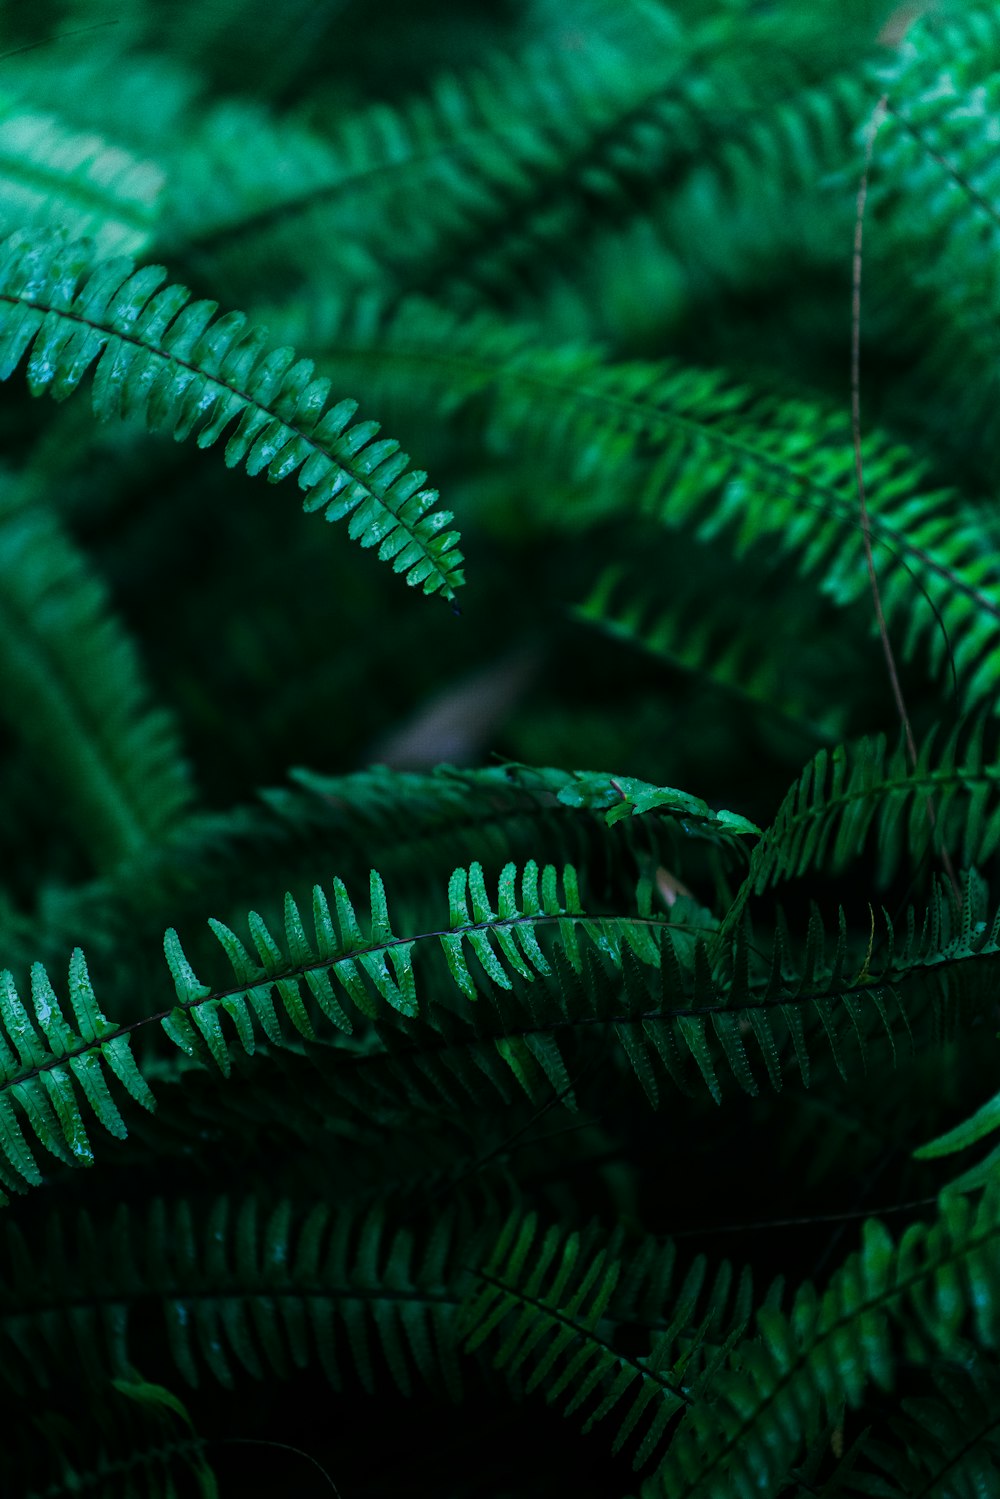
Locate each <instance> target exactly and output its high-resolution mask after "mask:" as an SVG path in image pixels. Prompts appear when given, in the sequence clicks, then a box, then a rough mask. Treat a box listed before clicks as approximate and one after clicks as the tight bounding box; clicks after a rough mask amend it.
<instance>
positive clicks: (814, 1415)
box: [642, 1183, 1000, 1499]
mask: <svg viewBox="0 0 1000 1499" xmlns="http://www.w3.org/2000/svg"><path fill="white" fill-rule="evenodd" d="M998 1249H1000V1189H998V1188H997V1186H996V1184H995V1183H994V1184H993V1185H992V1187H991V1188H990V1189H989V1190H988V1191H987V1192H986V1193H984V1195H983V1197H982V1198H981V1199H980V1201H979V1203H978V1204H977V1205H975V1206H973V1205H972V1204H971V1203H970V1202H969V1200H968V1199H967V1198H965V1197H959V1196H952V1197H948V1198H945V1199H943V1200H942V1202H941V1205H940V1211H939V1216H938V1218H937V1219H936V1220H935V1221H934V1222H932V1223H930V1224H925V1223H920V1222H915V1223H912V1224H911V1225H910V1227H909V1228H907V1229H906V1230H905V1232H904V1233H903V1235H902V1237H901V1239H900V1240H899V1242H898V1244H897V1243H894V1242H893V1239H892V1236H891V1235H890V1233H889V1231H888V1230H887V1229H886V1228H885V1226H884V1225H883V1224H882V1223H880V1222H879V1221H878V1220H877V1219H874V1218H873V1219H869V1220H867V1222H866V1223H865V1226H864V1230H863V1234H862V1244H861V1248H860V1249H859V1250H857V1251H856V1252H855V1253H853V1254H851V1255H850V1256H849V1257H848V1258H847V1260H846V1261H845V1263H844V1265H843V1267H842V1268H841V1269H840V1270H838V1271H836V1272H835V1273H834V1275H833V1276H832V1277H831V1279H830V1281H829V1283H828V1285H827V1287H826V1289H825V1290H824V1291H823V1292H822V1293H818V1292H817V1291H816V1289H815V1288H814V1287H813V1285H812V1284H811V1283H810V1282H806V1283H805V1284H804V1285H803V1286H802V1287H801V1288H800V1290H799V1291H798V1293H797V1295H796V1296H795V1299H794V1302H793V1304H792V1306H791V1308H790V1310H789V1311H787V1312H783V1311H781V1310H778V1309H776V1308H771V1309H768V1310H762V1311H758V1313H757V1315H756V1334H755V1336H753V1337H751V1338H748V1339H747V1340H745V1341H744V1342H743V1343H741V1344H738V1345H737V1347H736V1348H735V1349H734V1350H733V1352H732V1354H731V1356H730V1359H729V1362H728V1367H726V1368H725V1369H722V1370H719V1371H718V1372H717V1373H716V1375H715V1378H714V1380H713V1384H712V1388H711V1392H710V1396H709V1398H708V1399H705V1400H701V1401H698V1402H695V1403H694V1404H692V1405H691V1406H690V1408H689V1409H688V1410H687V1411H686V1413H685V1415H684V1417H683V1419H682V1421H681V1423H680V1426H679V1428H678V1430H677V1432H676V1434H675V1436H674V1438H673V1441H672V1443H671V1445H670V1449H669V1451H668V1452H667V1454H666V1457H665V1459H664V1461H663V1463H662V1464H661V1466H660V1469H659V1471H658V1473H657V1474H656V1476H655V1477H654V1478H653V1479H651V1480H649V1482H648V1483H647V1484H645V1485H644V1486H643V1491H642V1492H643V1499H654V1496H655V1499H660V1496H664V1499H665V1496H666V1495H669V1496H670V1499H689V1496H694V1495H698V1496H699V1499H715V1496H718V1499H723V1496H729V1495H733V1494H739V1495H741V1496H742V1495H746V1496H748V1499H749V1495H751V1494H759V1493H760V1492H761V1491H762V1490H763V1491H764V1492H766V1493H775V1492H777V1491H778V1488H779V1487H780V1485H781V1483H782V1481H783V1480H784V1479H786V1478H787V1476H788V1474H789V1470H790V1467H791V1465H792V1463H793V1462H794V1461H795V1460H796V1458H797V1456H798V1454H799V1452H800V1450H801V1446H802V1445H803V1444H804V1443H805V1442H806V1441H807V1440H808V1439H809V1438H810V1437H812V1436H814V1435H815V1434H816V1433H817V1431H818V1430H819V1429H820V1428H821V1426H822V1424H823V1423H824V1421H825V1420H826V1418H827V1413H828V1412H830V1413H832V1412H835V1411H836V1410H837V1408H838V1407H839V1406H841V1405H843V1404H846V1405H848V1406H849V1407H851V1408H854V1409H856V1408H858V1407H859V1406H860V1405H861V1404H862V1401H863V1399H864V1396H865V1392H866V1390H867V1388H868V1386H869V1385H872V1384H873V1385H875V1386H876V1387H877V1388H878V1389H879V1390H881V1391H883V1392H889V1391H891V1390H892V1389H893V1387H894V1385H895V1382H896V1371H897V1367H898V1362H899V1352H898V1348H899V1340H900V1339H904V1340H905V1350H906V1357H907V1358H908V1359H909V1360H910V1361H911V1362H916V1363H926V1362H928V1361H929V1360H931V1359H933V1358H934V1357H936V1356H939V1355H945V1356H946V1357H955V1356H957V1355H960V1353H961V1350H962V1349H963V1347H964V1346H965V1342H964V1340H965V1339H966V1338H967V1337H969V1336H971V1337H974V1338H975V1340H976V1342H977V1343H978V1344H979V1345H980V1346H982V1347H985V1348H988V1349H991V1350H992V1349H995V1348H996V1346H997V1341H998V1336H1000V1259H998Z"/></svg>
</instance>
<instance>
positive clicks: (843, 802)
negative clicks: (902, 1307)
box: [746, 717, 1000, 894]
mask: <svg viewBox="0 0 1000 1499" xmlns="http://www.w3.org/2000/svg"><path fill="white" fill-rule="evenodd" d="M986 728H987V721H986V720H985V719H983V718H981V717H980V718H975V719H973V720H971V721H970V722H967V723H959V724H957V725H956V726H955V727H954V728H952V729H951V730H950V731H945V730H944V729H943V727H942V726H940V725H938V726H935V727H934V728H932V730H931V731H930V733H928V735H927V736H926V738H925V739H924V741H923V743H922V744H921V746H920V749H919V754H918V759H917V763H916V765H915V766H911V764H910V761H909V758H908V755H907V751H906V747H905V745H904V744H902V743H899V744H897V745H896V747H895V748H893V749H890V748H889V747H888V745H887V743H886V739H885V736H884V735H875V736H873V737H871V738H868V739H861V740H858V741H857V742H856V743H852V744H846V745H845V744H839V745H837V746H836V747H835V748H833V749H832V750H827V749H825V748H824V749H821V750H819V751H818V752H817V754H816V755H815V757H814V758H813V760H811V761H810V763H809V764H808V765H807V766H806V769H805V770H804V771H803V773H802V775H801V776H800V777H799V779H798V780H797V781H796V783H795V785H794V786H792V787H791V789H790V790H789V792H788V795H787V796H786V797H785V800H784V801H783V802H782V804H781V807H780V808H779V809H778V813H777V815H776V817H775V819H774V821H773V823H772V824H771V826H770V827H769V828H767V830H766V831H765V833H764V836H763V837H762V838H761V840H760V841H759V843H758V844H757V845H756V847H755V848H754V850H753V854H752V856H751V861H750V871H749V874H748V876H747V884H746V893H747V894H749V893H750V892H751V891H752V892H753V893H755V894H760V892H761V891H763V890H766V889H767V888H768V886H770V885H775V884H777V883H779V882H780V881H782V880H792V879H801V878H802V877H803V876H804V875H805V874H807V873H808V872H809V871H810V870H822V871H823V872H825V873H832V874H841V873H842V872H843V871H844V870H845V869H846V868H848V867H849V865H850V864H852V863H853V862H855V861H856V860H858V859H860V858H861V856H862V854H863V853H865V852H866V851H867V852H868V854H869V857H870V859H871V861H872V868H873V872H874V873H875V878H876V884H877V885H878V886H879V887H881V888H884V887H885V886H886V885H887V884H888V883H889V882H890V881H891V880H892V879H893V878H894V877H895V875H896V874H897V873H898V872H899V870H900V869H901V868H902V867H904V866H918V865H920V864H921V863H922V862H923V861H924V860H925V859H926V858H927V857H928V856H929V855H930V856H932V857H940V854H941V850H942V849H945V850H947V851H948V852H949V853H950V854H952V855H953V856H954V857H955V859H956V860H957V862H958V863H959V866H960V867H961V868H963V869H967V868H969V867H970V866H972V865H976V866H982V865H983V864H985V862H986V861H987V860H989V859H991V858H992V857H993V855H994V854H995V852H996V850H997V847H998V845H1000V802H998V792H1000V761H998V760H997V758H996V755H995V752H991V751H990V750H989V749H988V748H984V737H985V732H986ZM991 737H992V736H991Z"/></svg>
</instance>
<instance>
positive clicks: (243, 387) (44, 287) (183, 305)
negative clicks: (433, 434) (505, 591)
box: [0, 231, 463, 599]
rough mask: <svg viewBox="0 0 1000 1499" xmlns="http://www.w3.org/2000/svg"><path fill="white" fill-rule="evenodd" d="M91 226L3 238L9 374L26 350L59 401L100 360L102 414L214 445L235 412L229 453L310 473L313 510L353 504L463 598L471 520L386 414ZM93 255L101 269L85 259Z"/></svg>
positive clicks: (368, 540) (0, 278) (378, 540)
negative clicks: (378, 418)
mask: <svg viewBox="0 0 1000 1499" xmlns="http://www.w3.org/2000/svg"><path fill="white" fill-rule="evenodd" d="M90 265H91V250H90V246H89V244H88V242H87V241H84V240H70V239H67V237H66V236H65V235H63V234H60V233H44V234H38V233H35V234H29V233H27V232H23V231H19V232H17V233H16V234H12V235H11V236H10V237H9V238H8V239H7V240H6V241H4V243H3V244H2V245H0V379H2V380H8V379H9V378H10V377H11V375H12V374H13V373H14V371H15V370H16V369H17V367H18V365H19V364H20V363H21V361H22V359H23V358H24V357H25V355H27V356H28V363H27V371H26V373H27V379H28V387H29V389H30V391H31V393H32V394H33V395H42V394H43V393H44V392H45V391H48V392H50V393H51V395H52V396H53V397H54V398H55V399H56V400H57V401H61V400H65V398H66V397H67V396H69V395H71V394H72V393H73V391H74V390H76V388H77V386H78V385H79V384H80V382H81V380H82V379H83V377H84V376H85V375H86V374H87V373H88V372H90V371H91V370H92V371H93V376H94V382H93V392H92V402H93V407H94V411H95V412H96V413H97V415H98V416H99V417H101V418H102V419H104V420H108V419H110V418H112V417H132V418H138V419H139V420H141V421H143V422H144V423H145V424H146V425H147V426H148V427H149V428H150V429H151V430H153V431H157V432H169V433H170V435H171V436H172V437H174V438H175V439H176V440H177V441H178V442H180V441H183V440H185V439H186V438H188V437H190V436H192V435H196V438H197V442H198V446H199V447H202V448H207V447H211V445H212V444H213V443H215V442H217V441H218V440H219V438H220V437H221V436H222V435H223V433H224V432H225V431H226V430H227V429H230V428H232V427H233V424H234V423H235V430H232V431H231V432H230V435H229V439H228V441H227V443H226V448H225V460H226V464H227V466H228V467H229V468H236V467H237V466H239V465H241V464H242V465H243V466H244V467H245V468H246V470H247V473H249V474H259V473H261V472H262V471H263V470H265V469H266V471H267V477H268V480H269V482H270V483H272V484H276V483H278V482H279V481H280V480H282V479H287V478H290V477H291V476H292V475H293V474H294V475H296V476H297V479H298V485H299V488H300V489H302V490H303V491H304V492H305V499H304V500H303V509H305V510H310V511H311V510H322V511H323V513H324V514H325V516H326V519H327V520H329V521H334V520H340V519H342V518H344V517H349V521H348V530H349V532H350V535H351V537H352V539H353V540H355V541H360V543H361V545H362V546H363V547H372V546H377V547H378V549H379V551H378V555H379V558H380V559H381V560H382V561H386V562H391V563H392V568H393V571H394V572H398V573H402V574H404V576H405V577H406V581H407V582H408V583H410V584H411V585H416V584H418V583H419V584H422V585H423V591H424V593H436V592H441V593H443V595H444V597H445V598H449V599H450V598H452V597H453V596H454V591H455V589H456V588H457V587H458V586H459V585H460V584H461V583H462V581H463V576H462V571H461V563H462V555H461V553H460V551H459V550H458V545H457V543H458V539H459V538H458V532H457V531H449V530H447V529H446V527H447V525H448V522H449V521H450V520H451V519H452V515H451V512H450V511H448V510H436V509H435V508H434V507H435V505H436V504H437V499H438V495H437V491H436V490H434V489H426V488H424V483H425V480H426V478H427V475H426V473H424V472H423V470H421V469H411V468H410V467H409V464H410V459H409V455H408V454H407V453H404V452H402V451H401V450H400V446H399V443H398V442H396V441H395V439H393V438H383V439H382V440H381V441H378V442H375V441H373V439H374V438H375V436H376V434H377V432H378V430H379V426H378V423H377V422H369V421H365V422H353V421H352V419H353V417H354V414H355V412H356V410H357V402H356V401H353V400H343V401H339V402H337V403H335V404H333V405H330V404H329V399H330V382H329V380H327V379H325V378H323V377H317V376H315V375H314V366H313V363H312V361H311V360H309V359H296V357H295V351H294V349H291V348H277V349H269V348H268V345H267V333H266V330H264V329H261V328H255V327H253V326H252V325H251V324H249V323H248V321H247V318H246V316H245V315H244V314H243V313H242V312H230V313H225V314H223V315H222V316H221V317H219V316H217V315H216V314H217V312H218V304H217V303H215V302H208V301H197V302H192V301H191V297H190V293H189V292H188V290H187V288H186V287H183V286H171V285H164V282H165V281H166V277H167V273H166V271H165V269H164V268H163V267H162V266H144V267H142V268H141V269H140V270H138V271H137V270H135V268H134V266H133V263H132V262H131V261H130V260H126V259H123V258H116V259H114V260H108V261H105V262H104V263H103V264H101V265H99V266H97V267H96V268H94V269H89V268H90ZM88 270H89V274H87V272H88Z"/></svg>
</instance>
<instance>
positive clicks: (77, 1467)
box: [4, 1378, 219, 1499]
mask: <svg viewBox="0 0 1000 1499" xmlns="http://www.w3.org/2000/svg"><path fill="white" fill-rule="evenodd" d="M98 1388H99V1389H100V1391H101V1399H100V1402H99V1403H98V1404H97V1405H96V1406H95V1409H94V1411H93V1414H92V1418H91V1420H90V1421H88V1422H87V1424H86V1426H85V1427H83V1426H81V1425H79V1424H77V1423H74V1422H72V1421H69V1420H67V1419H66V1417H65V1416H64V1415H62V1414H61V1413H60V1412H58V1411H56V1410H51V1411H45V1412H43V1413H41V1414H33V1415H32V1417H31V1421H30V1425H26V1424H22V1423H19V1422H16V1421H13V1420H12V1421H11V1423H10V1430H9V1432H8V1437H7V1441H6V1442H5V1446H4V1465H5V1471H6V1475H7V1480H6V1481H7V1482H8V1483H9V1484H12V1485H15V1484H16V1485H17V1487H16V1490H15V1489H12V1492H17V1493H18V1494H20V1495H23V1496H24V1499H56V1496H60V1495H70V1494H79V1493H94V1494H97V1495H100V1496H101V1499H181V1496H182V1495H185V1494H188V1493H189V1492H190V1493H197V1494H198V1496H199V1499H218V1493H219V1491H218V1488H217V1485H216V1482H215V1475H214V1473H213V1471H212V1468H211V1465H210V1463H209V1461H208V1457H207V1454H206V1450H205V1449H206V1446H207V1445H208V1444H207V1443H206V1441H205V1439H204V1437H201V1436H199V1435H198V1434H197V1432H196V1431H195V1430H194V1426H193V1423H192V1421H191V1417H190V1416H189V1415H188V1413H187V1411H186V1410H185V1408H184V1406H183V1404H182V1403H181V1402H180V1401H179V1400H178V1399H177V1397H176V1396H174V1395H172V1394H171V1393H170V1392H169V1391H167V1390H162V1391H161V1390H160V1387H159V1386H152V1385H148V1384H145V1383H142V1382H138V1381H136V1380H135V1379H134V1378H132V1379H127V1380H126V1379H121V1380H113V1381H111V1382H109V1383H107V1384H105V1383H102V1384H101V1385H99V1387H98ZM148 1392H154V1393H153V1394H152V1395H150V1394H149V1393H148ZM18 1447H20V1448H21V1451H20V1452H19V1451H18V1450H17V1448H18ZM192 1482H193V1483H194V1484H195V1485H196V1488H195V1489H190V1488H189V1484H190V1483H192Z"/></svg>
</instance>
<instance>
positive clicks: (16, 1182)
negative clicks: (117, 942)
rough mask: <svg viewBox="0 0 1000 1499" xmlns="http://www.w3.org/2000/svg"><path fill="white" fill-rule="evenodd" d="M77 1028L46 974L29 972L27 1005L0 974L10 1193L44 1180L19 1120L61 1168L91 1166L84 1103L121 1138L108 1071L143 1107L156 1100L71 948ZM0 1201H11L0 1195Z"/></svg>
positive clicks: (1, 1090) (1, 1139)
mask: <svg viewBox="0 0 1000 1499" xmlns="http://www.w3.org/2000/svg"><path fill="white" fill-rule="evenodd" d="M69 992H70V1005H71V1007H72V1011H73V1018H74V1021H75V1028H74V1027H73V1026H72V1025H70V1024H69V1022H68V1021H67V1020H66V1018H65V1016H64V1015H63V1012H62V1008H61V1006H60V1003H59V1000H58V998H57V997H56V994H55V991H54V990H53V988H52V985H51V983H50V981H49V978H48V975H47V973H46V972H45V969H44V968H43V967H42V965H41V964H40V963H36V964H35V965H34V967H33V969H32V973H31V1004H30V1007H29V1006H28V1005H27V1004H25V1003H24V1001H23V1000H22V999H21V997H20V995H19V994H18V992H17V989H16V987H15V984H14V980H13V977H12V976H11V974H10V973H9V972H8V971H6V970H4V971H3V972H2V973H0V1069H2V1079H0V1152H2V1156H3V1162H4V1164H3V1165H2V1167H0V1180H2V1181H3V1185H4V1186H5V1187H7V1188H8V1189H12V1190H14V1191H18V1192H21V1191H24V1187H25V1183H27V1184H28V1185H29V1186H37V1185H39V1184H40V1183H41V1181H42V1179H43V1178H42V1173H41V1171H40V1169H39V1166H38V1163H37V1161H36V1159H35V1155H34V1152H33V1150H32V1147H31V1145H30V1143H29V1141H28V1140H27V1139H26V1138H25V1133H24V1130H23V1128H22V1123H21V1118H20V1117H19V1116H23V1119H24V1121H25V1122H26V1123H27V1125H28V1126H29V1128H30V1131H31V1133H33V1134H34V1135H35V1136H36V1138H37V1139H38V1141H39V1142H40V1143H41V1144H42V1145H44V1146H45V1148H46V1149H47V1150H48V1151H49V1152H50V1153H51V1154H52V1155H54V1156H55V1157H56V1158H57V1159H58V1160H60V1161H62V1162H63V1163H64V1164H65V1165H70V1166H89V1165H92V1164H93V1161H94V1155H93V1150H92V1147H91V1144H90V1139H89V1136H88V1134H87V1128H86V1123H85V1119H84V1110H83V1108H82V1107H81V1097H80V1095H81V1094H82V1095H83V1100H82V1101H85V1102H86V1104H87V1106H88V1108H89V1111H90V1112H91V1113H93V1114H94V1116H95V1117H96V1118H97V1120H98V1122H99V1123H100V1124H101V1125H102V1126H103V1127H104V1128H105V1129H106V1130H107V1131H108V1133H109V1134H112V1135H114V1136H116V1137H117V1138H119V1139H122V1138H124V1137H125V1135H126V1133H127V1131H126V1126H125V1121H124V1120H123V1118H122V1116H121V1113H120V1111H119V1109H118V1106H117V1104H116V1103H115V1101H114V1098H113V1097H112V1095H111V1092H110V1090H109V1088H108V1083H107V1077H106V1074H105V1068H107V1069H108V1070H109V1071H110V1072H111V1074H112V1075H113V1076H114V1077H115V1078H116V1079H117V1081H118V1082H119V1083H121V1085H122V1087H123V1088H124V1089H125V1091H126V1093H128V1094H129V1095H130V1096H131V1097H132V1098H133V1099H134V1100H135V1101H136V1103H138V1104H141V1105H142V1107H143V1108H146V1109H153V1108H154V1107H155V1103H154V1100H153V1095H152V1093H151V1092H150V1090H149V1087H148V1085H147V1083H146V1081H145V1079H144V1078H143V1076H142V1074H141V1072H140V1071H139V1069H138V1067H137V1066H136V1064H135V1061H134V1059H133V1057H132V1053H131V1050H130V1048H129V1039H128V1036H127V1034H126V1033H124V1032H123V1031H122V1029H121V1028H120V1027H118V1026H115V1025H113V1024H112V1023H111V1022H110V1021H108V1020H107V1019H105V1017H104V1016H103V1015H102V1014H101V1012H100V1010H99V1009H98V1007H97V1001H96V998H95V995H94V991H93V988H92V986H91V982H90V977H89V975H88V973H87V965H86V961H85V959H84V956H83V953H82V952H81V951H80V949H79V948H77V949H75V951H74V953H73V956H72V958H71V960H70V967H69ZM0 1200H2V1201H3V1202H5V1203H6V1202H7V1201H8V1198H7V1197H6V1196H3V1197H2V1199H0Z"/></svg>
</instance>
